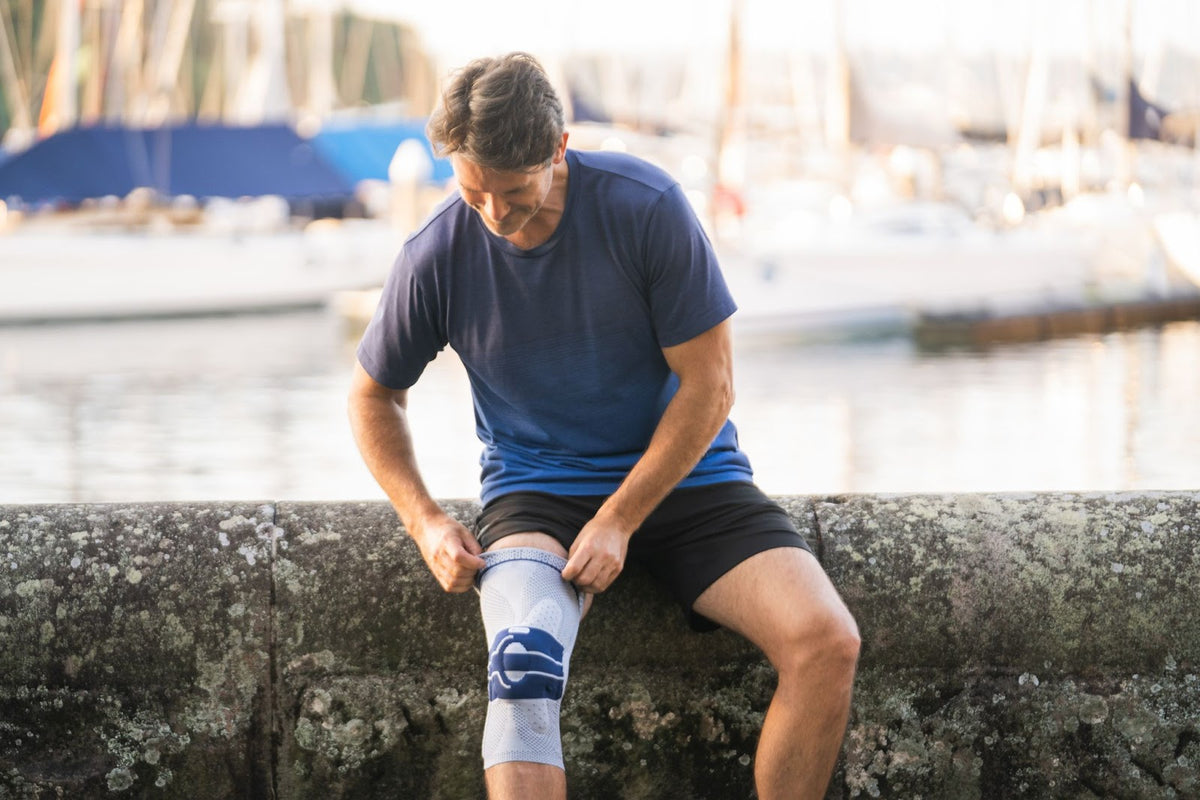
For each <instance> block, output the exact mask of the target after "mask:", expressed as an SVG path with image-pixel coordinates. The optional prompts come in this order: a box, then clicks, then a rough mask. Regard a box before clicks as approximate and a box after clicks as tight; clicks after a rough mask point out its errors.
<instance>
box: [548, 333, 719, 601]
mask: <svg viewBox="0 0 1200 800" xmlns="http://www.w3.org/2000/svg"><path fill="white" fill-rule="evenodd" d="M663 355H664V356H665V357H666V359H667V364H668V365H670V367H671V371H672V372H674V373H675V375H676V376H678V378H679V390H678V391H677V392H676V393H675V396H674V397H672V398H671V402H670V403H668V404H667V408H666V410H665V411H664V412H663V415H662V419H660V420H659V423H658V427H657V428H655V430H654V435H653V436H652V437H651V439H650V445H649V446H648V447H647V448H646V452H645V453H643V454H642V457H641V458H640V459H639V460H638V462H637V463H636V464H634V466H633V469H632V470H630V472H629V475H628V476H626V478H625V480H624V482H622V483H621V485H620V487H618V489H617V491H615V492H613V494H612V495H611V496H610V497H609V498H608V500H606V501H605V503H604V505H602V506H601V507H600V510H599V511H597V512H596V516H595V517H593V518H592V520H591V521H590V522H589V523H588V524H587V525H585V526H584V527H583V529H582V530H581V531H580V532H579V536H578V537H576V539H575V544H574V545H573V546H572V547H571V552H570V558H569V560H568V561H567V566H566V568H565V569H564V570H563V578H565V579H566V580H569V581H573V582H574V583H575V584H576V585H577V586H578V587H579V588H580V589H582V590H584V591H588V592H602V591H604V590H605V589H607V588H608V587H609V585H610V584H611V583H612V582H613V581H614V580H616V578H617V575H619V574H620V573H621V569H622V568H623V567H624V564H625V553H626V550H627V549H628V544H629V538H630V537H631V536H632V535H633V532H634V531H635V530H637V529H638V527H639V526H640V525H641V524H642V522H644V521H645V519H646V517H648V516H649V515H650V512H652V511H653V510H654V509H655V507H656V506H657V505H658V504H659V503H660V502H662V500H663V498H664V497H666V496H667V495H668V494H669V493H670V492H671V490H672V489H674V488H675V486H676V484H678V483H679V482H680V481H681V480H683V479H684V478H685V477H686V476H687V474H688V473H689V472H691V471H692V468H693V467H695V466H696V464H697V463H698V462H699V461H700V459H701V457H702V456H703V455H704V453H705V452H706V451H707V450H708V447H709V446H710V445H711V444H712V442H713V439H715V438H716V436H717V434H718V433H719V432H720V430H721V426H722V425H724V424H725V420H726V419H727V418H728V416H729V410H730V408H732V407H733V348H732V343H731V336H730V323H729V320H725V321H724V322H721V323H720V324H718V325H716V326H715V327H713V328H710V329H709V330H707V331H705V332H704V333H702V334H700V335H699V336H696V337H694V338H692V339H689V340H688V341H686V342H684V343H683V344H679V345H676V346H674V347H665V348H663Z"/></svg>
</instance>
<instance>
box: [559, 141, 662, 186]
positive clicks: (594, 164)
mask: <svg viewBox="0 0 1200 800" xmlns="http://www.w3.org/2000/svg"><path fill="white" fill-rule="evenodd" d="M571 152H572V153H573V154H574V155H575V158H576V161H577V163H578V164H579V166H580V167H582V168H583V169H584V170H588V171H591V172H593V173H594V174H595V175H596V176H601V177H615V178H617V179H618V180H620V179H624V181H625V182H627V185H629V186H631V187H644V188H646V189H648V190H650V191H652V192H658V193H661V192H665V191H667V190H668V189H670V188H671V187H672V186H674V185H675V184H676V181H675V179H674V178H673V177H671V175H670V174H669V173H668V172H667V171H666V170H664V169H662V168H661V167H658V166H656V165H654V164H651V163H650V162H649V161H646V160H645V159H642V158H639V157H637V156H635V155H631V154H629V153H620V152H616V151H611V150H573V151H571Z"/></svg>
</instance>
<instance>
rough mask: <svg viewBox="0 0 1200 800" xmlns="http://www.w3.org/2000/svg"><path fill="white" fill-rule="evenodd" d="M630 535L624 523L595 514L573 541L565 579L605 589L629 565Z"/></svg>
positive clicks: (587, 588) (594, 589) (596, 589)
mask: <svg viewBox="0 0 1200 800" xmlns="http://www.w3.org/2000/svg"><path fill="white" fill-rule="evenodd" d="M629 536H630V534H629V533H626V532H625V531H624V530H622V529H621V528H620V527H618V526H616V525H614V524H611V523H606V522H602V521H600V520H599V519H596V518H593V519H592V520H591V521H590V522H588V524H587V525H584V526H583V529H582V530H580V531H579V535H578V536H576V537H575V543H574V544H573V545H571V551H570V552H569V553H568V554H567V566H566V567H564V568H563V571H562V576H563V580H566V581H571V582H572V583H574V584H575V586H576V587H578V589H579V590H580V591H581V592H586V593H588V594H599V593H600V592H603V591H604V590H605V589H607V588H608V587H609V586H611V585H612V582H613V581H615V580H616V579H617V576H618V575H620V574H621V570H622V569H623V568H624V567H625V552H626V550H627V549H628V548H629Z"/></svg>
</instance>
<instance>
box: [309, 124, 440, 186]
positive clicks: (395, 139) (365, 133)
mask: <svg viewBox="0 0 1200 800" xmlns="http://www.w3.org/2000/svg"><path fill="white" fill-rule="evenodd" d="M406 139H415V140H417V141H419V142H420V143H421V145H422V146H423V147H424V149H425V153H426V155H428V156H429V159H430V162H431V164H432V175H431V176H430V180H432V181H433V182H435V183H444V182H445V181H446V180H448V179H449V178H450V177H451V175H453V170H452V169H451V168H450V161H449V159H445V158H437V157H435V156H434V154H433V148H432V147H430V145H429V140H428V139H427V138H426V137H425V120H410V121H408V122H358V121H356V122H341V121H333V122H328V123H326V124H325V125H324V126H323V127H322V128H321V132H320V133H318V134H317V135H316V136H314V137H312V143H313V147H315V148H316V149H317V152H318V153H320V155H321V157H322V158H324V159H325V160H326V161H327V162H329V163H330V164H332V165H333V167H334V169H336V170H337V171H338V172H339V173H341V174H342V175H344V176H346V177H347V178H349V179H350V180H351V181H352V182H354V183H358V182H359V181H363V180H378V181H386V180H387V179H388V165H389V164H390V163H391V161H392V156H393V155H395V153H396V148H398V147H399V146H400V144H401V143H402V142H404V141H405V140H406Z"/></svg>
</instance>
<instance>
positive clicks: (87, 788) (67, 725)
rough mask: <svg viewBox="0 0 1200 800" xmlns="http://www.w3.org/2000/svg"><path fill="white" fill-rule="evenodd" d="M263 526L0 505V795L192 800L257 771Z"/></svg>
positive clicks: (223, 517)
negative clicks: (250, 741) (254, 736)
mask: <svg viewBox="0 0 1200 800" xmlns="http://www.w3.org/2000/svg"><path fill="white" fill-rule="evenodd" d="M273 518H274V510H273V508H272V507H271V506H270V505H269V504H229V505H223V506H220V505H210V504H198V505H183V504H163V505H137V506H121V505H55V506H24V507H12V506H10V507H3V506H0V555H2V556H3V567H4V568H3V569H0V620H2V622H0V629H2V633H3V635H0V797H3V796H4V795H5V792H7V793H9V794H11V795H12V796H15V797H22V796H37V795H38V793H39V792H43V793H48V795H47V796H54V793H55V792H57V791H60V790H61V791H64V792H66V794H67V796H73V797H89V796H102V795H107V794H109V793H112V794H124V795H127V796H141V795H142V794H143V793H144V792H147V791H151V794H152V796H156V797H168V796H180V797H184V796H186V797H195V796H196V795H195V794H194V792H196V791H197V787H198V786H203V787H209V788H210V789H211V790H213V791H215V792H218V793H223V792H227V791H232V790H233V787H235V786H238V785H245V784H247V783H252V782H253V781H254V780H255V776H259V775H262V774H264V773H265V771H266V766H265V763H264V761H263V760H262V759H261V758H260V757H261V756H262V755H263V754H265V751H266V747H265V746H261V747H248V745H247V737H248V735H249V734H250V732H251V731H252V730H253V729H254V728H255V725H256V724H257V723H256V716H257V715H258V714H259V713H260V711H261V708H260V706H261V703H262V702H263V699H264V698H265V696H266V694H267V686H268V681H267V669H266V667H267V664H268V661H269V642H268V636H269V628H270V619H269V603H268V599H269V595H270V575H269V568H270V555H271V548H272V542H273V539H274V528H273ZM256 753H257V756H256ZM256 761H258V763H255V762H256ZM214 765H220V766H219V767H217V768H214ZM185 787H186V788H185ZM214 796H217V795H214Z"/></svg>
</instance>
